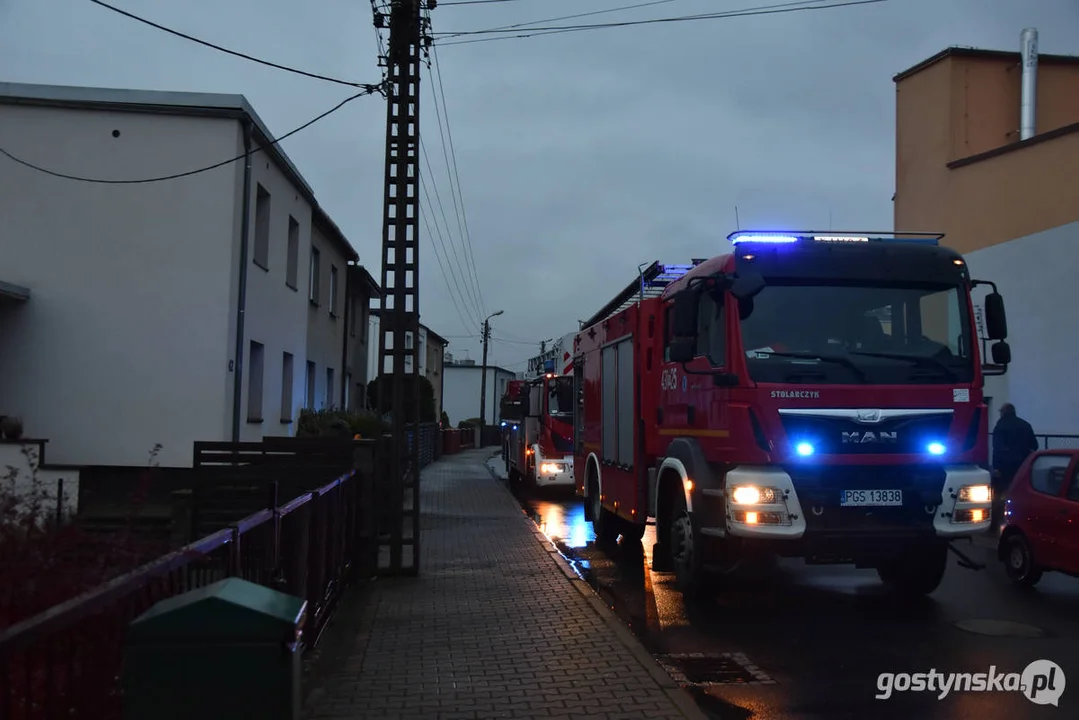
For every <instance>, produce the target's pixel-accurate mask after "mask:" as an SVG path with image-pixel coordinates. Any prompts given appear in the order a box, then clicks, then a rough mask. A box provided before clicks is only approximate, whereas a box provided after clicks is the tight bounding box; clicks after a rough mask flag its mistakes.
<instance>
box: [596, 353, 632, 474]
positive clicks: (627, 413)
mask: <svg viewBox="0 0 1079 720" xmlns="http://www.w3.org/2000/svg"><path fill="white" fill-rule="evenodd" d="M602 353H603V381H602V392H603V421H602V422H603V447H602V451H603V457H602V460H603V461H604V462H607V463H611V464H613V465H617V466H619V467H622V468H624V469H629V468H632V467H633V464H634V457H633V455H634V433H633V426H634V418H635V415H636V414H635V412H634V407H633V396H634V392H633V338H632V337H625V338H622V339H620V340H616V341H615V342H613V343H611V344H610V345H607V346H606V347H604V348H603V350H602Z"/></svg>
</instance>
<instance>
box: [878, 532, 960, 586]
mask: <svg viewBox="0 0 1079 720" xmlns="http://www.w3.org/2000/svg"><path fill="white" fill-rule="evenodd" d="M947 569H948V544H947V543H944V542H938V543H930V544H926V545H923V546H921V547H914V548H910V549H908V550H906V551H905V552H903V553H902V554H901V555H900V556H899V557H896V558H892V559H889V560H887V561H885V562H882V563H881V564H880V565H879V566H878V567H877V575H878V576H880V579H881V582H883V583H884V585H885V587H887V588H888V589H889V590H891V591H892V592H895V593H897V594H899V595H904V596H917V595H929V594H931V593H933V592H934V591H935V590H936V589H937V588H938V587H940V583H941V581H942V580H944V572H945V570H947Z"/></svg>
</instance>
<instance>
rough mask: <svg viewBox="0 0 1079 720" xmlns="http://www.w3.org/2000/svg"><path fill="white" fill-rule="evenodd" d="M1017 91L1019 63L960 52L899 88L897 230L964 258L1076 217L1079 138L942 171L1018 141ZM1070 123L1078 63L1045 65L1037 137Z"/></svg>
mask: <svg viewBox="0 0 1079 720" xmlns="http://www.w3.org/2000/svg"><path fill="white" fill-rule="evenodd" d="M1016 59H1018V55H1016ZM1020 86H1021V72H1020V67H1019V65H1018V62H1017V61H1015V62H1013V61H1009V60H1006V59H999V58H982V57H962V56H951V57H947V58H944V59H943V60H941V61H940V62H937V63H934V64H932V65H930V66H928V67H926V68H925V69H923V70H921V71H920V72H917V73H915V74H914V75H911V76H908V77H906V78H903V79H901V80H899V81H898V82H897V83H896V198H895V229H896V230H921V231H940V232H944V233H946V234H947V237H946V238H945V241H944V242H945V244H947V245H949V246H951V247H954V248H956V249H957V250H959V251H960V252H971V251H973V250H977V249H979V248H983V247H989V246H991V245H995V244H998V243H1001V242H1005V241H1007V240H1011V239H1014V238H1017V237H1023V236H1025V235H1029V234H1031V233H1035V232H1039V231H1042V230H1047V229H1049V228H1053V227H1057V226H1059V225H1064V224H1066V223H1070V222H1074V221H1076V220H1079V203H1077V202H1076V200H1075V198H1076V195H1075V192H1074V191H1073V188H1074V187H1075V185H1076V181H1077V179H1076V175H1077V173H1079V134H1071V135H1066V136H1062V137H1059V138H1056V139H1053V140H1048V141H1046V142H1044V143H1040V144H1034V145H1030V146H1029V147H1023V148H1016V150H1015V151H1013V152H1009V153H1004V154H1002V155H999V156H996V157H992V158H988V159H984V160H980V161H978V162H975V163H973V164H971V165H965V166H962V167H957V168H954V169H949V168H948V167H947V164H948V163H949V162H953V161H955V160H960V159H963V158H967V157H970V156H972V155H977V154H979V153H983V152H986V151H989V150H994V149H997V148H1000V147H1003V146H1006V145H1010V144H1013V143H1016V142H1018V141H1019V97H1020ZM1076 122H1079V63H1059V62H1058V63H1052V62H1048V61H1046V62H1042V63H1041V64H1040V66H1039V68H1038V92H1037V119H1036V123H1037V128H1036V129H1037V132H1038V133H1039V134H1042V133H1046V132H1050V131H1052V130H1056V129H1058V128H1061V127H1064V126H1066V125H1071V124H1073V123H1076Z"/></svg>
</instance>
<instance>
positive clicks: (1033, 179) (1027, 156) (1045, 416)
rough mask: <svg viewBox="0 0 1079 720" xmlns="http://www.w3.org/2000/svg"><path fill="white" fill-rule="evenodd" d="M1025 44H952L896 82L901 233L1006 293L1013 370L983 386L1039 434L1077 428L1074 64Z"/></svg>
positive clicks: (1078, 65)
mask: <svg viewBox="0 0 1079 720" xmlns="http://www.w3.org/2000/svg"><path fill="white" fill-rule="evenodd" d="M1018 35H1019V34H1018V33H1017V36H1018ZM1018 39H1020V42H1019V43H1017V47H1019V48H1020V49H1021V50H1023V52H1019V51H1016V52H1006V51H999V50H975V49H966V48H948V49H947V50H944V51H942V52H940V53H938V54H937V55H934V56H933V57H931V58H929V59H927V60H924V61H923V62H920V63H918V64H917V65H915V66H914V67H912V68H910V69H909V70H906V71H904V72H902V73H900V74H898V75H896V76H895V78H894V81H895V87H896V191H895V197H894V202H895V225H894V227H895V229H896V230H905V231H915V230H919V231H939V232H943V233H945V239H944V241H943V242H944V244H946V245H949V246H951V247H953V248H955V249H957V250H959V251H960V252H962V253H964V255H966V257H967V260H968V263H969V266H970V268H971V272H972V273H973V274H974V277H976V278H978V279H983V280H992V281H994V282H996V283H997V284H998V286H999V288H1000V292H1001V293H1002V294H1003V296H1004V300H1005V304H1006V307H1007V312H1008V325H1009V328H1008V329H1009V337H1008V342H1009V344H1010V345H1011V347H1012V355H1013V362H1012V364H1011V366H1010V368H1009V370H1008V373H1007V375H1005V376H1003V377H999V378H990V379H988V380H987V383H986V392H987V395H991V399H990V411H991V413H992V414H993V416H994V418H993V419H994V420H995V409H996V408H997V407H999V405H1000V404H1001V403H1003V402H1004V401H1005V400H1007V399H1010V400H1011V401H1012V402H1014V403H1015V404H1016V406H1017V407H1018V409H1019V412H1020V414H1021V415H1023V416H1024V417H1025V418H1027V419H1028V420H1029V421H1030V422H1031V424H1032V425H1033V426H1034V428H1035V431H1036V432H1039V433H1061V434H1071V433H1079V388H1076V385H1075V382H1074V380H1073V375H1074V369H1073V368H1074V364H1075V362H1074V361H1075V358H1076V357H1079V335H1077V333H1076V329H1077V321H1076V315H1075V314H1074V302H1075V301H1074V297H1075V293H1074V291H1073V290H1072V289H1071V288H1072V287H1073V285H1074V283H1075V278H1076V276H1077V275H1079V57H1072V56H1060V55H1040V56H1038V55H1037V35H1036V33H1032V32H1028V31H1024V32H1023V34H1022V37H1021V38H1018ZM1032 41H1033V42H1032ZM975 310H976V313H978V317H979V318H980V310H981V308H980V307H976V308H975ZM985 345H987V343H984V342H983V348H984V346H985ZM983 353H984V350H983Z"/></svg>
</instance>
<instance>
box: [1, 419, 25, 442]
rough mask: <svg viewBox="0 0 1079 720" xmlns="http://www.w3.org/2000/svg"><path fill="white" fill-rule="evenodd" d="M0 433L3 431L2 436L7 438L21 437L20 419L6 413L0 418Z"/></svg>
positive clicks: (15, 438) (16, 438)
mask: <svg viewBox="0 0 1079 720" xmlns="http://www.w3.org/2000/svg"><path fill="white" fill-rule="evenodd" d="M0 433H3V435H4V438H5V439H7V440H18V439H20V438H21V437H22V420H20V419H19V418H17V417H14V416H11V415H7V416H5V417H4V419H3V420H0Z"/></svg>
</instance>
